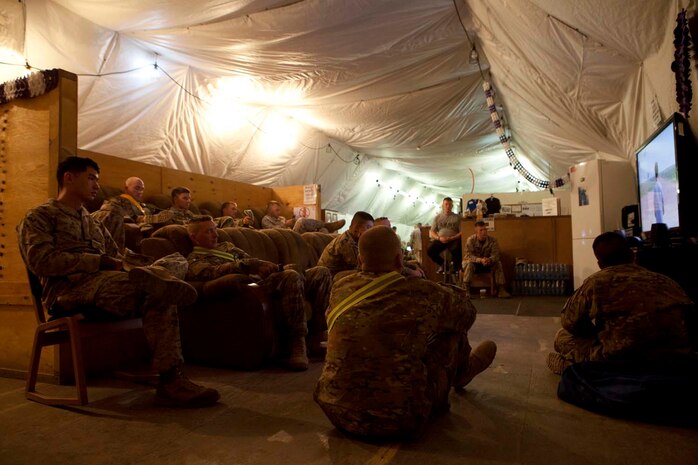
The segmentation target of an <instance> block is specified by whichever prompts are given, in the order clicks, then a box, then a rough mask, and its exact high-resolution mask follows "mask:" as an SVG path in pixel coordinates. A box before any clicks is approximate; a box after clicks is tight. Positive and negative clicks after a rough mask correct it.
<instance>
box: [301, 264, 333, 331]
mask: <svg viewBox="0 0 698 465" xmlns="http://www.w3.org/2000/svg"><path fill="white" fill-rule="evenodd" d="M331 289H332V273H330V270H329V268H327V267H324V266H315V267H313V268H309V269H307V270H306V271H305V299H306V300H307V301H308V302H310V306H311V308H312V314H311V315H310V318H309V321H308V330H309V332H310V334H311V335H313V334H317V333H320V332H323V331H325V330H326V329H327V320H326V319H325V311H327V307H328V306H329V305H330V290H331Z"/></svg>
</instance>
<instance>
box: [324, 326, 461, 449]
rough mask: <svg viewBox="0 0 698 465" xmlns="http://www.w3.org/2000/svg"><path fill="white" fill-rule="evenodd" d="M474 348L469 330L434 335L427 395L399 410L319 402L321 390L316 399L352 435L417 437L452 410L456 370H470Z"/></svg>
mask: <svg viewBox="0 0 698 465" xmlns="http://www.w3.org/2000/svg"><path fill="white" fill-rule="evenodd" d="M473 320H474V315H472V318H471V319H470V326H472V321H473ZM470 326H468V329H469V328H470ZM470 351H471V347H470V343H469V341H468V335H467V330H466V331H464V332H462V333H460V334H458V333H448V334H441V335H439V336H437V337H436V338H434V339H433V340H432V341H431V342H430V343H429V346H428V348H427V351H426V353H425V356H424V360H423V361H424V364H425V365H426V370H427V380H426V381H427V384H426V389H425V391H424V393H423V395H415V396H413V397H412V398H411V399H410V402H409V404H408V405H406V406H405V408H404V409H401V411H399V412H396V411H394V410H390V409H385V410H375V409H374V410H371V409H365V408H362V406H361V405H356V407H355V408H354V407H352V408H346V407H344V406H338V405H333V404H325V403H322V402H318V396H317V393H316V395H315V401H316V402H318V404H319V405H320V407H321V408H322V410H323V412H324V413H325V415H327V418H328V419H329V420H330V422H331V423H332V424H333V425H334V426H336V427H337V429H339V430H341V431H344V432H345V433H348V434H350V435H355V436H360V437H364V438H371V439H411V438H417V437H419V436H420V435H421V434H422V433H423V432H424V430H425V429H426V427H427V424H428V422H429V420H430V419H431V418H433V417H435V416H437V415H440V414H443V413H446V412H448V410H449V407H450V405H449V402H448V394H449V392H450V390H451V386H452V385H453V381H454V379H455V376H456V373H457V372H459V371H464V372H467V371H468V364H469V360H470ZM415 363H416V362H415Z"/></svg>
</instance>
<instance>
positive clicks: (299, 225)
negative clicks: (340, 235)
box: [293, 218, 329, 234]
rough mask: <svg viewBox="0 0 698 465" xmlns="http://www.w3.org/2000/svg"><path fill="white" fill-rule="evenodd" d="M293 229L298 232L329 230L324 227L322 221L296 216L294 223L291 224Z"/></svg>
mask: <svg viewBox="0 0 698 465" xmlns="http://www.w3.org/2000/svg"><path fill="white" fill-rule="evenodd" d="M293 230H294V231H296V232H297V233H298V234H303V233H307V232H324V233H326V232H329V230H328V229H327V228H326V227H325V222H324V221H320V220H315V219H313V218H298V219H297V220H296V223H295V224H294V225H293Z"/></svg>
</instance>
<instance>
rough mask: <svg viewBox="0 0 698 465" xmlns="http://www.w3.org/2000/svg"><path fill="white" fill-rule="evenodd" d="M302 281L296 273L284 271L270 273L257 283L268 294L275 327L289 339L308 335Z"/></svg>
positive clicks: (301, 277)
mask: <svg viewBox="0 0 698 465" xmlns="http://www.w3.org/2000/svg"><path fill="white" fill-rule="evenodd" d="M304 281H305V280H304V279H303V276H301V275H300V274H298V273H297V272H296V271H294V270H284V271H279V272H278V273H272V274H271V275H269V276H267V277H266V278H265V279H264V280H263V281H260V282H259V283H258V284H259V285H260V286H261V287H263V288H264V289H266V290H267V292H269V295H270V296H271V299H272V306H273V309H274V317H275V320H276V322H277V325H278V326H279V327H280V329H281V332H282V334H283V333H287V334H284V335H285V336H287V337H289V338H296V337H304V336H305V335H307V334H308V325H307V323H306V315H305V286H304V284H305V283H304Z"/></svg>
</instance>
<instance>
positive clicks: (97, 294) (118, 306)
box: [17, 199, 187, 373]
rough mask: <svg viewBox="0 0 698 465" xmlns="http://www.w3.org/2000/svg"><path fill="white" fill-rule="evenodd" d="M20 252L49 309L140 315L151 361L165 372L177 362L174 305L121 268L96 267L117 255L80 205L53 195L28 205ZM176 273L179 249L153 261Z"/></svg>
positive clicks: (179, 273) (181, 267)
mask: <svg viewBox="0 0 698 465" xmlns="http://www.w3.org/2000/svg"><path fill="white" fill-rule="evenodd" d="M17 230H18V234H19V245H20V250H21V252H22V256H23V257H24V258H25V261H26V263H27V266H28V267H29V269H30V270H31V271H32V272H33V273H34V274H36V275H37V276H38V277H39V278H41V283H42V285H43V295H42V299H41V300H42V303H43V305H44V308H47V309H51V308H52V307H53V306H54V304H56V302H57V301H59V302H60V305H61V306H63V307H65V308H74V307H76V306H79V305H83V304H94V305H96V306H97V307H98V308H99V309H101V310H103V311H105V312H107V313H109V314H112V315H117V316H119V317H125V318H127V317H134V316H142V317H143V329H144V331H145V335H146V338H147V340H148V344H149V346H150V350H151V354H152V357H153V365H154V367H155V368H156V369H157V370H158V371H159V372H161V373H162V372H165V371H167V370H169V369H170V368H172V367H173V366H176V365H178V364H180V363H181V362H182V355H181V347H180V340H179V320H178V318H177V307H176V306H174V305H168V304H164V303H162V302H160V301H158V300H157V299H155V298H154V297H153V296H151V295H149V294H147V293H145V292H143V291H141V290H139V289H137V288H136V287H135V286H134V285H133V284H132V283H131V282H130V281H129V278H128V273H125V272H123V271H100V269H99V266H100V257H101V256H102V255H108V256H110V257H113V258H117V259H121V258H122V257H121V255H120V254H119V252H118V249H117V246H116V243H115V242H114V240H113V239H112V237H111V236H110V235H109V232H108V231H107V230H106V229H105V228H104V226H103V225H102V224H100V223H99V222H98V221H96V220H94V219H93V218H92V217H91V216H90V214H89V213H88V212H87V210H86V209H85V208H81V209H80V210H75V209H73V208H70V207H67V206H65V205H63V204H62V203H60V202H58V201H57V200H54V199H52V200H49V202H48V203H46V204H44V205H41V206H39V207H36V208H34V209H32V210H30V211H29V212H28V213H27V215H26V216H25V217H24V219H23V220H22V222H21V223H20V224H19V226H18V227H17ZM154 265H160V266H163V267H164V268H166V269H167V270H168V271H170V272H171V273H172V274H173V275H175V276H176V277H178V278H183V277H184V275H185V274H186V269H187V262H186V260H185V259H184V257H182V256H181V255H179V254H173V255H168V256H167V257H164V258H163V259H161V260H158V261H157V262H155V263H154Z"/></svg>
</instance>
